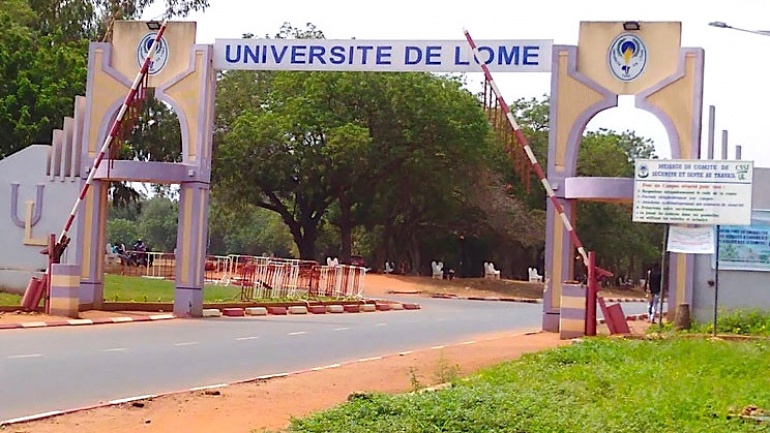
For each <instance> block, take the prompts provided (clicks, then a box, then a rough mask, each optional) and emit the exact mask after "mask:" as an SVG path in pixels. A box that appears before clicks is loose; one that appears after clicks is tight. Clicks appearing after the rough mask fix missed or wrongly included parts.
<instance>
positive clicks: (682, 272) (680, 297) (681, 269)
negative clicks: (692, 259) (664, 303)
mask: <svg viewBox="0 0 770 433" xmlns="http://www.w3.org/2000/svg"><path fill="white" fill-rule="evenodd" d="M686 277H687V255H686V254H677V255H676V280H675V281H676V303H677V305H676V306H677V307H678V306H679V304H683V303H684V302H685V299H686V297H685V289H686V287H687V285H686V281H685V280H686Z"/></svg>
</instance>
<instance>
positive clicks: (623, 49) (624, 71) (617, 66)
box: [607, 33, 647, 82]
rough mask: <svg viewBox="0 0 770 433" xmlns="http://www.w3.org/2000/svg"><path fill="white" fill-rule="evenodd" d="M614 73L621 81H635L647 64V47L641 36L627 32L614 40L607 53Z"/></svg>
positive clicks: (608, 61)
mask: <svg viewBox="0 0 770 433" xmlns="http://www.w3.org/2000/svg"><path fill="white" fill-rule="evenodd" d="M607 63H608V64H609V66H610V71H612V75H614V76H615V78H617V79H618V80H620V81H626V82H628V81H633V80H635V79H636V78H637V77H638V76H639V75H641V74H642V72H644V67H645V66H646V65H647V47H646V46H645V45H644V42H643V41H642V39H641V38H640V37H639V36H636V35H633V34H630V33H625V34H622V35H620V36H618V37H617V38H615V40H614V41H612V44H611V45H610V49H609V52H608V53H607Z"/></svg>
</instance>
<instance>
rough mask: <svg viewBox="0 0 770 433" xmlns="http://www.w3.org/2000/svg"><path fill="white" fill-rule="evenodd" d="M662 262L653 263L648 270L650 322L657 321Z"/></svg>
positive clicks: (647, 290) (647, 288)
mask: <svg viewBox="0 0 770 433" xmlns="http://www.w3.org/2000/svg"><path fill="white" fill-rule="evenodd" d="M662 276H663V275H662V273H661V272H660V263H653V265H652V268H650V270H649V271H647V281H645V283H644V285H645V291H646V292H648V293H649V294H650V304H649V305H648V306H647V314H648V318H649V320H650V322H655V314H656V313H657V307H658V300H659V299H660V289H661V284H660V283H661V279H662Z"/></svg>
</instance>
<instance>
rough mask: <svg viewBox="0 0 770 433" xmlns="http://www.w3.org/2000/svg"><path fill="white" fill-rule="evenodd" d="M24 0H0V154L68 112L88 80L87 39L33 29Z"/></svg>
mask: <svg viewBox="0 0 770 433" xmlns="http://www.w3.org/2000/svg"><path fill="white" fill-rule="evenodd" d="M37 19H38V17H37V16H36V15H35V13H34V11H33V10H32V9H31V8H30V7H29V6H28V5H27V2H26V1H24V0H0V28H2V31H0V158H2V157H5V156H8V155H9V154H11V153H14V152H16V151H18V150H20V149H22V148H24V147H27V146H29V145H30V144H34V143H49V142H50V141H51V132H52V130H53V129H54V128H56V127H61V122H62V120H63V118H64V116H71V115H72V109H73V106H74V96H75V95H77V94H80V93H83V92H84V90H85V84H86V63H87V59H86V57H87V41H85V40H75V41H67V40H66V39H65V37H64V35H63V33H62V32H60V31H52V32H50V33H43V32H40V31H39V30H36V29H35V26H34V25H35V23H36V20H37Z"/></svg>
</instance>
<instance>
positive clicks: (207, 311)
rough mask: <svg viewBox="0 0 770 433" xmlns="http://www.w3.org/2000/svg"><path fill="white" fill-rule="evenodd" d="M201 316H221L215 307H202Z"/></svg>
mask: <svg viewBox="0 0 770 433" xmlns="http://www.w3.org/2000/svg"><path fill="white" fill-rule="evenodd" d="M203 317H222V312H221V311H219V310H218V309H216V308H204V309H203Z"/></svg>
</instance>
